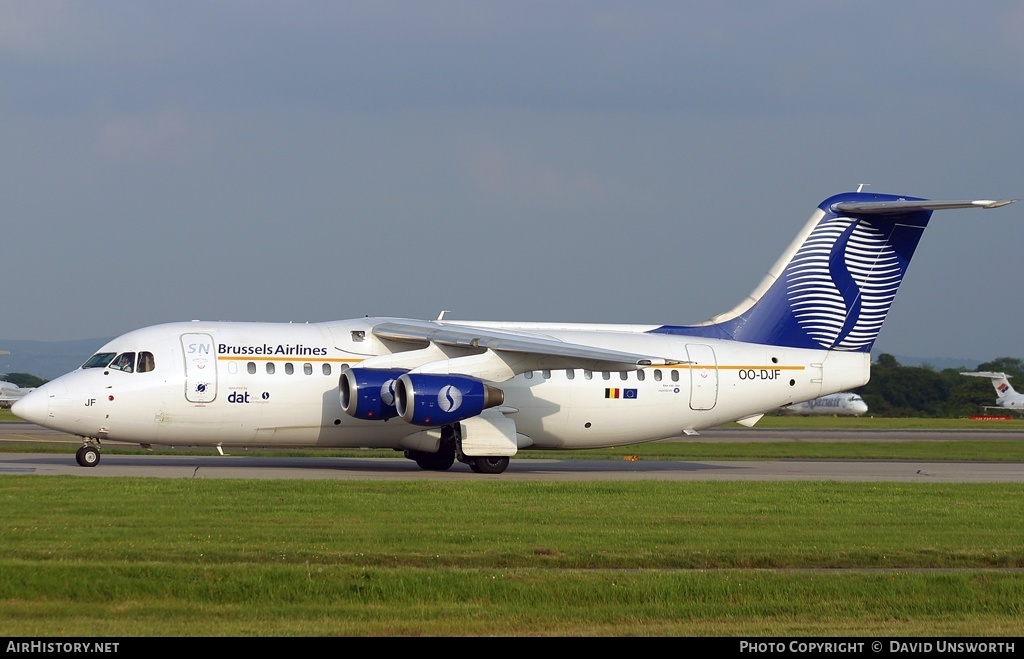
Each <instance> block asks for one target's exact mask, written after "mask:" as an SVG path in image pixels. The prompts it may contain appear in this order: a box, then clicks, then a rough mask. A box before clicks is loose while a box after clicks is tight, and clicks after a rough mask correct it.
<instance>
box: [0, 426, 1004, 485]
mask: <svg viewBox="0 0 1024 659" xmlns="http://www.w3.org/2000/svg"><path fill="white" fill-rule="evenodd" d="M993 437H994V435H993V431H802V430H760V431H758V430H753V429H746V428H744V429H735V430H734V429H724V428H723V429H714V430H710V431H705V432H702V433H701V435H700V436H699V437H696V438H693V439H694V440H697V441H722V442H729V441H744V442H749V441H774V442H778V441H797V442H798V441H815V442H820V441H876V442H877V441H908V440H917V441H920V440H949V439H957V440H961V441H963V440H972V439H974V440H978V439H992V438H993ZM995 437H998V438H999V439H1001V440H1006V441H1024V432H1014V431H1009V432H1007V431H998V434H997V435H995ZM33 441H38V442H48V443H53V442H66V443H67V444H68V452H67V454H62V453H31V452H18V451H17V448H15V445H16V444H21V445H23V444H24V443H26V442H33ZM664 441H688V440H687V439H680V440H664ZM80 443H81V442H80V440H78V439H76V438H74V437H72V436H69V435H63V434H61V433H57V432H54V431H50V430H46V429H43V428H40V427H39V426H35V425H33V424H28V423H3V424H0V475H3V474H8V475H10V474H35V475H41V476H47V475H49V476H134V477H154V478H254V479H364V480H365V479H405V480H422V479H428V480H461V479H472V480H478V479H480V478H489V479H506V480H509V479H511V480H548V481H585V480H614V481H626V480H667V481H684V480H689V481H693V480H706V481H711V480H714V481H722V480H763V481H770V480H778V481H782V480H803V481H806V480H813V481H825V480H828V481H899V482H933V483H934V482H951V483H952V482H959V483H984V482H1004V483H1024V463H1019V462H954V461H916V460H782V459H780V460H758V461H740V460H720V461H703V460H702V461H682V460H680V461H664V460H638V461H628V460H590V459H586V457H585V456H586V452H585V451H581V452H580V459H571V460H548V459H532V458H529V459H526V458H524V459H515V458H513V460H512V462H511V464H510V465H509V468H508V469H507V470H506V471H505V473H503V474H500V475H482V474H476V473H473V472H472V471H471V470H470V469H469V467H468V466H466V465H463V464H460V463H456V464H455V465H454V466H453V467H452V468H451V469H450V470H448V471H443V472H431V471H423V470H421V469H420V468H419V467H418V466H416V464H415V463H414V462H412V461H411V460H406V459H405V458H402V457H395V458H369V457H368V458H353V457H337V458H335V457H283V456H282V457H273V456H272V457H265V456H254V455H246V454H245V453H246V451H245V450H244V449H229V450H226V453H227V455H216V454H211V455H199V456H197V455H173V454H171V455H167V454H159V455H117V454H105V455H103V458H102V460H101V461H100V463H99V465H97V466H95V467H81V466H79V465H78V463H77V462H76V461H75V456H74V452H75V448H76V447H77V445H78V444H80Z"/></svg>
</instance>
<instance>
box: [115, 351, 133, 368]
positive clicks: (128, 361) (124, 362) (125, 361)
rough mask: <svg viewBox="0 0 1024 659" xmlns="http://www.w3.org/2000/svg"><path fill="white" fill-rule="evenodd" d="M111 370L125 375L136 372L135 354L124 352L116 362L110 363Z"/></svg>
mask: <svg viewBox="0 0 1024 659" xmlns="http://www.w3.org/2000/svg"><path fill="white" fill-rule="evenodd" d="M110 370H112V371H124V372H125V373H132V372H133V371H135V353H134V352H122V353H121V354H120V355H118V356H117V357H114V361H112V362H110Z"/></svg>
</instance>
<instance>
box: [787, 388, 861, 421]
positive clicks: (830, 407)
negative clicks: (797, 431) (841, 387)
mask: <svg viewBox="0 0 1024 659" xmlns="http://www.w3.org/2000/svg"><path fill="white" fill-rule="evenodd" d="M779 411H780V412H781V413H783V414H801V415H804V416H810V415H814V416H818V415H823V414H827V415H833V416H860V415H861V414H867V411H868V404H867V403H865V402H864V399H863V398H861V397H860V396H858V395H857V394H854V393H850V392H848V391H840V392H839V393H836V394H828V395H827V396H819V397H817V398H812V399H811V400H805V401H803V402H801V403H793V404H792V405H783V406H782V407H780V408H779Z"/></svg>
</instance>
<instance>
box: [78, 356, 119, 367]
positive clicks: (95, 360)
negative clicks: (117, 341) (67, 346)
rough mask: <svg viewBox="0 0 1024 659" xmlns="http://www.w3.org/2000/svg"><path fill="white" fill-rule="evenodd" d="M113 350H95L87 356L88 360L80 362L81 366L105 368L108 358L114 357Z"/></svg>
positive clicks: (108, 361)
mask: <svg viewBox="0 0 1024 659" xmlns="http://www.w3.org/2000/svg"><path fill="white" fill-rule="evenodd" d="M114 354H115V353H113V352H97V353H96V354H95V355H93V356H92V357H90V358H89V361H87V362H85V363H84V364H82V368H106V367H107V364H109V363H110V360H111V359H113V358H114Z"/></svg>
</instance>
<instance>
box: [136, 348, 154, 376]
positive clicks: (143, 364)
mask: <svg viewBox="0 0 1024 659" xmlns="http://www.w3.org/2000/svg"><path fill="white" fill-rule="evenodd" d="M154 368H156V364H155V363H154V361H153V353H151V352H140V353H139V364H138V371H139V373H148V372H149V371H152V370H153V369H154Z"/></svg>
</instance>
